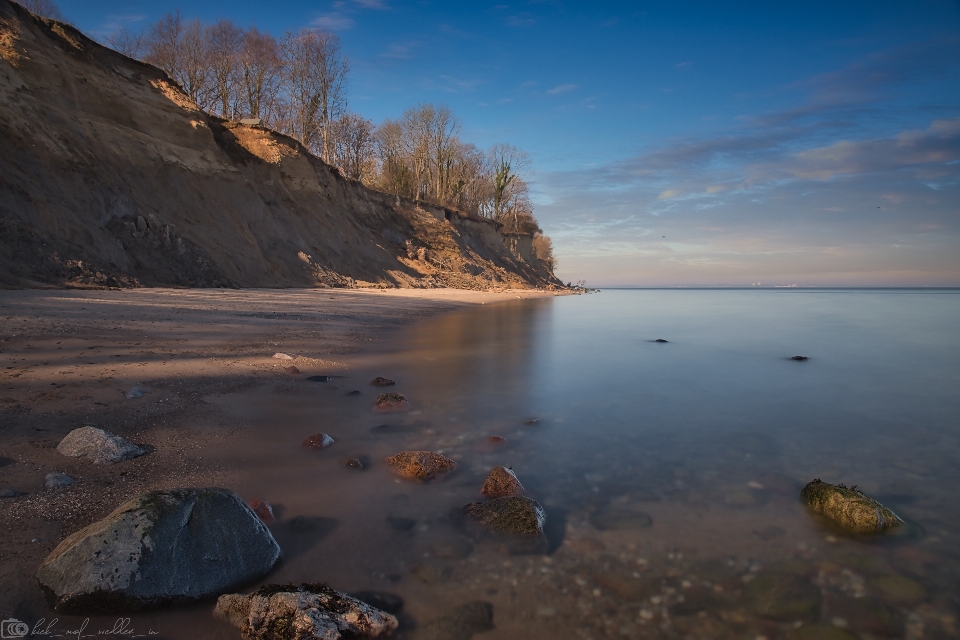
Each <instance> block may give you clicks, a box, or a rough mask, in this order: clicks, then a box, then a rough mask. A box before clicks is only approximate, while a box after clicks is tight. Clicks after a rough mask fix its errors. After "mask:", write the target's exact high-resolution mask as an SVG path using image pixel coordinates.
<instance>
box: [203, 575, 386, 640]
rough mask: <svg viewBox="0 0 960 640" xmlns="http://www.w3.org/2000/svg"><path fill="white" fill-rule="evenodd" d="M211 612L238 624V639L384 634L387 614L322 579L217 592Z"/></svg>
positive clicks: (335, 639)
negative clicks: (245, 593) (295, 584)
mask: <svg viewBox="0 0 960 640" xmlns="http://www.w3.org/2000/svg"><path fill="white" fill-rule="evenodd" d="M213 613H214V615H215V616H217V617H218V618H222V619H224V620H226V621H227V622H229V623H230V624H232V625H233V626H235V627H238V628H239V629H240V632H241V633H242V635H243V638H244V640H339V639H340V638H387V637H389V636H391V635H392V634H393V632H394V631H396V629H397V619H396V618H395V617H393V616H392V615H391V614H389V613H387V612H385V611H381V610H380V609H377V608H376V607H372V606H370V605H369V604H367V603H365V602H362V601H361V600H358V599H357V598H354V597H352V596H348V595H347V594H345V593H341V592H339V591H334V590H333V589H331V588H330V587H328V586H327V585H325V584H301V585H300V586H294V585H292V584H289V585H276V584H271V585H267V586H264V587H260V589H258V590H257V591H255V592H253V593H251V594H249V595H244V594H239V593H231V594H227V595H223V596H220V597H219V598H218V599H217V606H216V608H215V609H214V611H213Z"/></svg>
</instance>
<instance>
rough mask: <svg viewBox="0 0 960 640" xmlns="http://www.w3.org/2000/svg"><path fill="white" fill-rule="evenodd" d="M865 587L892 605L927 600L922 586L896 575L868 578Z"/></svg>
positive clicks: (925, 590)
mask: <svg viewBox="0 0 960 640" xmlns="http://www.w3.org/2000/svg"><path fill="white" fill-rule="evenodd" d="M867 587H868V588H869V589H870V590H871V591H873V592H874V593H875V594H876V595H877V597H879V598H880V599H881V600H883V601H884V602H887V603H889V604H892V605H912V604H918V603H920V602H923V601H924V600H926V599H927V589H926V588H925V587H924V586H923V585H922V584H920V583H919V582H917V581H916V580H911V579H910V578H907V577H905V576H901V575H899V574H897V573H889V574H885V575H879V576H873V577H871V578H868V579H867Z"/></svg>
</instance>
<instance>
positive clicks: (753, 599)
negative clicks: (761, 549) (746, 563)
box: [744, 571, 822, 622]
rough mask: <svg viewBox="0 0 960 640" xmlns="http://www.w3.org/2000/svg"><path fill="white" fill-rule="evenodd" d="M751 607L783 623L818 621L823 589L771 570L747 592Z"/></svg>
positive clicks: (754, 581)
mask: <svg viewBox="0 0 960 640" xmlns="http://www.w3.org/2000/svg"><path fill="white" fill-rule="evenodd" d="M744 597H745V600H746V602H747V608H748V609H750V611H752V612H753V613H755V614H757V615H758V616H761V617H763V618H769V619H771V620H777V621H780V622H793V621H795V620H816V619H817V617H818V616H819V614H820V601H821V599H822V596H821V594H820V589H818V588H817V587H815V586H814V585H812V584H810V583H809V582H807V581H806V580H804V579H803V578H801V577H799V576H795V575H791V574H789V573H784V572H779V571H767V572H765V573H761V574H759V575H757V577H756V578H754V579H753V580H751V581H750V583H749V584H748V585H747V588H746V590H745V592H744Z"/></svg>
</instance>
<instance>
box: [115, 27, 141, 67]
mask: <svg viewBox="0 0 960 640" xmlns="http://www.w3.org/2000/svg"><path fill="white" fill-rule="evenodd" d="M106 40H107V45H108V46H109V47H110V48H111V49H113V50H114V51H117V52H119V53H122V54H123V55H125V56H127V57H129V58H134V59H137V60H139V59H140V58H142V57H143V56H144V54H145V53H146V51H147V43H146V38H144V35H143V33H142V32H141V33H134V32H133V31H131V30H130V29H129V28H127V27H126V26H123V27H120V28H119V29H117V30H116V31H114V32H113V33H111V34H110V35H109V36H107V39H106Z"/></svg>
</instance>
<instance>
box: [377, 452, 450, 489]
mask: <svg viewBox="0 0 960 640" xmlns="http://www.w3.org/2000/svg"><path fill="white" fill-rule="evenodd" d="M385 462H386V463H387V464H388V465H390V466H391V467H393V470H394V471H395V472H396V473H397V475H399V476H401V477H404V478H408V479H410V480H420V481H421V482H426V481H428V480H433V479H434V478H438V477H441V476H445V475H447V474H448V473H450V472H451V471H453V470H454V469H456V468H457V463H456V462H454V461H453V460H451V459H450V458H448V457H446V456H444V455H440V454H439V453H434V452H432V451H401V452H400V453H398V454H395V455H392V456H390V457H389V458H387V459H386V460H385Z"/></svg>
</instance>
